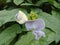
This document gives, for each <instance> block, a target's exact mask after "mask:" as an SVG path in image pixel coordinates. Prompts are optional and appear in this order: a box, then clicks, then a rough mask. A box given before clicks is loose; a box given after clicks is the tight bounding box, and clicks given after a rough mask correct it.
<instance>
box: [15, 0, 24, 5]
mask: <svg viewBox="0 0 60 45" xmlns="http://www.w3.org/2000/svg"><path fill="white" fill-rule="evenodd" d="M23 1H24V0H14V3H15V4H16V5H19V4H21V3H22V2H23Z"/></svg>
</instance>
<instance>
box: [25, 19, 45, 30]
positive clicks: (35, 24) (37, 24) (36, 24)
mask: <svg viewBox="0 0 60 45" xmlns="http://www.w3.org/2000/svg"><path fill="white" fill-rule="evenodd" d="M25 26H26V29H27V30H28V31H29V30H32V29H34V30H43V29H44V28H45V22H44V20H42V19H41V18H38V19H36V20H29V21H27V22H26V23H25Z"/></svg>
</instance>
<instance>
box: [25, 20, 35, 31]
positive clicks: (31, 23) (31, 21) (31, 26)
mask: <svg viewBox="0 0 60 45" xmlns="http://www.w3.org/2000/svg"><path fill="white" fill-rule="evenodd" d="M33 23H34V20H30V21H27V22H26V23H25V26H26V29H27V30H28V31H30V30H32V29H34V27H33Z"/></svg>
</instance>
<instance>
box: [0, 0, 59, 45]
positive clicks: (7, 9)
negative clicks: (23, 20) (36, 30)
mask: <svg viewBox="0 0 60 45" xmlns="http://www.w3.org/2000/svg"><path fill="white" fill-rule="evenodd" d="M19 10H21V11H23V12H24V13H25V14H26V15H27V16H29V19H31V18H32V20H34V19H36V18H38V17H39V18H42V19H43V20H44V21H45V25H46V26H45V27H46V28H45V29H44V30H43V31H44V32H45V34H46V36H45V37H42V38H40V40H39V41H36V40H35V36H34V35H33V33H32V32H28V31H27V30H26V28H25V25H24V24H23V25H20V24H18V23H17V22H16V13H17V12H18V11H19ZM53 41H55V42H56V44H55V45H60V44H59V41H60V1H59V0H0V45H49V44H51V43H52V42H53ZM51 45H52V44H51Z"/></svg>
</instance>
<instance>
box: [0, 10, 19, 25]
mask: <svg viewBox="0 0 60 45" xmlns="http://www.w3.org/2000/svg"><path fill="white" fill-rule="evenodd" d="M17 12H18V9H13V10H2V11H0V26H1V25H3V24H5V23H6V22H10V21H15V16H16V13H17Z"/></svg>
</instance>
